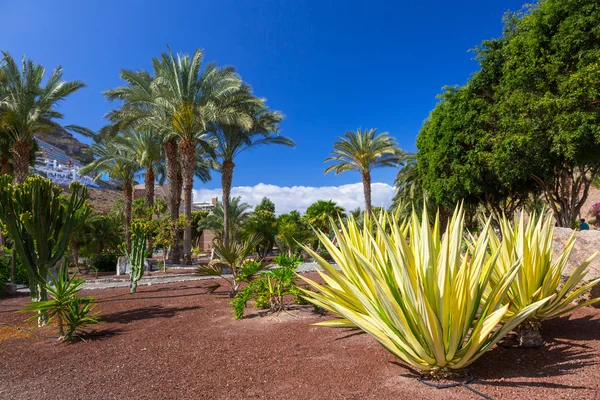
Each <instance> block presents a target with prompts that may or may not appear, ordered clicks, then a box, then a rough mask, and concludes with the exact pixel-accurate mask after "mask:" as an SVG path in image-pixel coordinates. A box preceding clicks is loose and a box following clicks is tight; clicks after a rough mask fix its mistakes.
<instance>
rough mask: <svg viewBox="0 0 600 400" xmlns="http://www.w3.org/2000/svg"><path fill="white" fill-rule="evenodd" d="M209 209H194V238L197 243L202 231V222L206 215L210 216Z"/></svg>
mask: <svg viewBox="0 0 600 400" xmlns="http://www.w3.org/2000/svg"><path fill="white" fill-rule="evenodd" d="M208 214H209V213H208V211H192V233H193V235H192V239H193V241H194V243H196V244H197V240H198V238H199V237H200V234H201V233H202V230H203V229H202V224H203V222H204V220H205V219H206V217H208Z"/></svg>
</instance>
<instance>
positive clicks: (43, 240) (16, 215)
mask: <svg viewBox="0 0 600 400" xmlns="http://www.w3.org/2000/svg"><path fill="white" fill-rule="evenodd" d="M69 189H70V190H71V195H70V197H65V196H61V194H62V190H61V189H60V188H59V187H58V186H55V185H53V184H52V181H51V180H49V179H44V178H42V177H40V176H30V177H28V178H27V179H26V180H25V182H23V183H22V184H19V185H14V184H13V182H12V179H11V177H10V176H8V175H4V176H0V220H2V221H4V223H5V224H6V230H7V232H8V235H9V236H10V237H11V239H12V240H13V242H14V248H15V251H16V252H17V254H18V255H19V258H20V259H21V262H22V263H23V266H24V267H25V270H26V271H27V275H28V277H29V287H30V289H31V298H32V300H33V301H46V300H47V299H48V294H47V292H46V289H45V287H46V285H47V283H48V270H49V269H50V268H52V267H54V266H55V265H56V263H57V262H58V261H59V260H60V259H61V258H62V257H63V255H64V253H65V250H66V249H67V246H68V244H69V239H70V237H71V234H72V233H73V231H74V230H75V229H77V228H78V227H79V225H80V224H81V223H82V222H83V221H84V220H85V218H87V216H88V215H89V213H90V212H91V208H90V207H89V206H88V205H87V204H86V195H87V189H86V187H85V186H83V185H81V184H79V183H76V182H74V183H72V184H71V186H69ZM46 322H47V318H46V315H45V314H40V315H39V318H38V323H39V324H40V325H45V324H46Z"/></svg>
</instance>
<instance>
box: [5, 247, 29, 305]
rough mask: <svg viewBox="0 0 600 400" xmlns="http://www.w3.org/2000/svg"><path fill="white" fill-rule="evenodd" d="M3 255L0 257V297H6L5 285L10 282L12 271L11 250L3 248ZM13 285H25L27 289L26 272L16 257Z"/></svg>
mask: <svg viewBox="0 0 600 400" xmlns="http://www.w3.org/2000/svg"><path fill="white" fill-rule="evenodd" d="M2 251H3V253H4V254H3V255H0V296H4V295H6V293H5V290H6V284H7V283H8V282H10V277H11V271H12V266H11V264H12V250H11V249H8V248H6V247H4V248H3V250H2ZM15 283H17V284H18V285H26V286H27V287H29V279H28V277H27V271H26V270H25V267H23V264H22V263H21V261H20V260H19V258H18V257H17V275H16V277H15Z"/></svg>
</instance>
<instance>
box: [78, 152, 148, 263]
mask: <svg viewBox="0 0 600 400" xmlns="http://www.w3.org/2000/svg"><path fill="white" fill-rule="evenodd" d="M92 150H93V152H94V154H95V155H96V156H97V158H96V159H95V160H94V161H92V162H91V163H89V164H88V165H86V166H85V167H83V168H82V169H81V173H82V174H86V173H89V172H93V171H97V172H98V175H97V176H96V179H98V178H99V177H100V176H101V175H102V174H104V173H107V174H108V175H109V176H110V177H111V178H112V179H116V180H118V181H120V183H121V185H122V187H123V201H124V215H125V221H124V222H125V226H124V229H125V241H126V243H127V249H128V251H131V233H130V232H129V226H130V224H131V215H132V206H133V184H134V178H135V174H136V173H137V172H138V171H139V170H140V165H139V164H138V163H137V162H136V158H135V154H132V153H130V152H128V151H127V150H126V149H125V148H123V147H118V146H116V145H115V143H114V140H109V141H108V142H107V143H106V145H104V144H99V143H95V144H93V145H92Z"/></svg>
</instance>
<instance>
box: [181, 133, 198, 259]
mask: <svg viewBox="0 0 600 400" xmlns="http://www.w3.org/2000/svg"><path fill="white" fill-rule="evenodd" d="M179 156H180V159H181V177H182V180H183V212H184V213H185V228H184V230H183V263H184V264H187V265H191V264H192V188H193V186H194V166H195V165H196V143H195V142H194V141H193V140H187V139H184V140H182V141H181V142H180V143H179Z"/></svg>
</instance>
